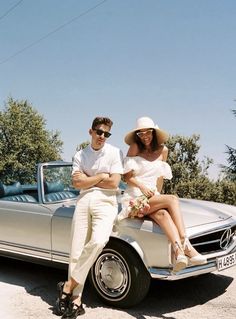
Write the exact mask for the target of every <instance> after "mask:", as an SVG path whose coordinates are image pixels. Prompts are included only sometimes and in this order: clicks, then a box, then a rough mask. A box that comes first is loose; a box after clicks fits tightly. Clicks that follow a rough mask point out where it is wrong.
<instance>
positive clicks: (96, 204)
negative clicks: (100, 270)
mask: <svg viewBox="0 0 236 319" xmlns="http://www.w3.org/2000/svg"><path fill="white" fill-rule="evenodd" d="M117 205H118V204H117V198H116V192H115V191H111V190H91V191H88V192H85V193H82V194H81V195H80V196H79V197H78V201H77V204H76V208H75V212H74V216H73V220H72V229H71V253H70V263H69V278H70V277H72V278H73V279H74V280H75V281H76V282H77V283H78V284H79V285H78V286H77V287H76V288H75V289H74V291H73V295H74V296H79V295H81V294H82V291H83V287H84V283H85V280H86V277H87V275H88V272H89V270H90V268H91V267H92V265H93V263H94V261H95V260H96V258H97V257H98V255H99V254H100V252H101V251H102V249H103V247H104V246H105V245H106V243H107V242H108V240H109V236H110V234H111V231H112V227H113V223H114V220H115V218H116V216H117V212H118V206H117Z"/></svg>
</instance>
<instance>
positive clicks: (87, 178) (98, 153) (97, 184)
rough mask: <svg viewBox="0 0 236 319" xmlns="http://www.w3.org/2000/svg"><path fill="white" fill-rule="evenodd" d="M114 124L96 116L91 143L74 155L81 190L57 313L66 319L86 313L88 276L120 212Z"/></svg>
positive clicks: (76, 182) (120, 169)
mask: <svg viewBox="0 0 236 319" xmlns="http://www.w3.org/2000/svg"><path fill="white" fill-rule="evenodd" d="M112 125H113V122H112V121H111V120H110V119H109V118H107V117H96V118H95V119H94V120H93V123H92V127H91V128H90V130H89V134H90V136H91V143H90V145H88V146H87V147H86V148H84V149H82V150H80V151H78V152H77V153H76V154H75V157H74V161H73V170H72V183H73V186H74V187H75V188H78V189H80V195H79V197H78V201H77V204H76V208H75V213H74V217H73V221H72V230H71V240H72V242H71V254H70V263H69V275H68V281H66V282H65V283H63V282H60V283H59V284H58V291H59V296H58V298H57V301H56V312H57V314H59V315H62V318H63V319H69V318H70V319H74V318H76V317H77V316H79V315H81V314H83V313H84V312H85V311H84V308H83V305H82V301H81V296H82V291H83V287H84V283H85V280H86V277H87V274H88V272H89V270H90V268H91V266H92V265H93V263H94V261H95V260H96V258H97V257H98V255H99V253H100V252H101V251H102V249H103V247H104V246H105V244H106V243H107V242H108V240H109V236H110V234H111V231H112V227H113V223H114V220H115V218H116V215H117V212H118V204H117V198H116V193H117V187H118V185H119V182H120V179H121V174H122V173H123V166H122V154H121V151H120V150H119V149H118V148H116V147H114V146H112V145H110V144H108V143H106V140H107V138H109V137H110V135H111V133H110V130H111V127H112Z"/></svg>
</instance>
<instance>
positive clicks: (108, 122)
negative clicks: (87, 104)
mask: <svg viewBox="0 0 236 319" xmlns="http://www.w3.org/2000/svg"><path fill="white" fill-rule="evenodd" d="M101 124H104V125H107V126H109V127H110V128H111V127H112V125H113V122H112V120H111V119H109V118H108V117H100V116H97V117H95V119H94V120H93V123H92V129H93V130H95V129H96V128H97V126H98V125H101Z"/></svg>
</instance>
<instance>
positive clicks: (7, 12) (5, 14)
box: [0, 0, 24, 20]
mask: <svg viewBox="0 0 236 319" xmlns="http://www.w3.org/2000/svg"><path fill="white" fill-rule="evenodd" d="M22 1H24V0H20V1H18V2H17V3H16V4H14V5H13V6H12V7H11V8H10V9H8V10H7V11H6V12H5V13H4V14H3V15H1V16H0V20H2V19H3V18H4V17H6V16H7V15H8V14H9V13H10V12H11V11H13V10H14V9H15V8H16V7H17V6H18V5H19V4H20V3H21V2H22Z"/></svg>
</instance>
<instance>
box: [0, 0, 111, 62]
mask: <svg viewBox="0 0 236 319" xmlns="http://www.w3.org/2000/svg"><path fill="white" fill-rule="evenodd" d="M21 1H23V0H21ZM107 1H108V0H103V1H101V2H99V3H98V4H96V5H95V6H93V7H91V8H89V9H87V10H86V11H84V12H82V13H80V14H79V15H77V16H76V17H74V18H72V19H71V20H69V21H67V22H65V23H63V24H61V25H60V26H58V27H57V28H55V29H54V30H52V31H50V32H48V33H47V34H45V35H44V36H42V37H41V38H39V39H38V40H35V41H33V42H31V43H30V44H28V45H27V46H25V47H24V48H22V49H20V50H19V51H17V52H15V53H14V54H12V55H10V56H9V57H7V58H6V59H4V60H2V61H1V62H0V65H1V64H4V63H6V62H8V61H9V60H11V59H13V58H14V57H16V56H17V55H19V54H21V53H22V52H24V51H26V50H28V49H30V48H32V47H33V46H35V45H36V44H38V43H40V42H41V41H43V40H45V39H47V38H49V37H50V36H51V35H52V34H54V33H56V32H58V31H60V30H61V29H63V28H65V27H66V26H68V25H69V24H71V23H73V22H74V21H76V20H78V19H79V18H81V17H83V16H85V15H86V14H88V13H90V12H91V11H93V10H95V9H96V8H98V7H99V6H101V5H103V4H104V3H105V2H107Z"/></svg>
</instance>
